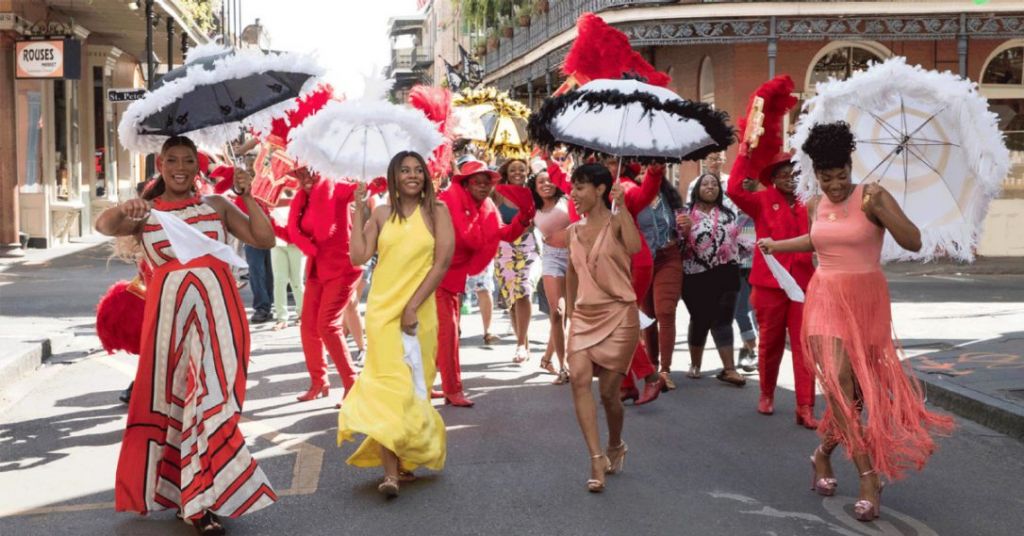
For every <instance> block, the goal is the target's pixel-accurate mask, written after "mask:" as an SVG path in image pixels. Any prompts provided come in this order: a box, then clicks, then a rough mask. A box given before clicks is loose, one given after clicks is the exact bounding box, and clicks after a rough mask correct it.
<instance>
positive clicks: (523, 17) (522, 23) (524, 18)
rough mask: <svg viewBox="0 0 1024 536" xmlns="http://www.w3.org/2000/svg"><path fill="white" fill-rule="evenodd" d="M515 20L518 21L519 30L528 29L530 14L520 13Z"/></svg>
mask: <svg viewBox="0 0 1024 536" xmlns="http://www.w3.org/2000/svg"><path fill="white" fill-rule="evenodd" d="M516 20H518V21H519V27H520V28H529V27H530V14H529V13H526V12H523V13H521V14H520V15H519V18H518V19H516Z"/></svg>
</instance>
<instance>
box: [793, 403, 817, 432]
mask: <svg viewBox="0 0 1024 536" xmlns="http://www.w3.org/2000/svg"><path fill="white" fill-rule="evenodd" d="M796 423H797V424H799V425H800V426H803V427H804V428H807V429H808V430H817V429H818V420H817V419H815V418H814V406H797V407H796Z"/></svg>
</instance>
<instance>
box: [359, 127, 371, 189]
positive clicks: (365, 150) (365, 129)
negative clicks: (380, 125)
mask: <svg viewBox="0 0 1024 536" xmlns="http://www.w3.org/2000/svg"><path fill="white" fill-rule="evenodd" d="M369 130H370V129H368V128H364V129H363V171H362V175H361V176H360V177H359V180H361V181H364V182H365V181H366V152H367V148H366V142H367V139H368V137H369Z"/></svg>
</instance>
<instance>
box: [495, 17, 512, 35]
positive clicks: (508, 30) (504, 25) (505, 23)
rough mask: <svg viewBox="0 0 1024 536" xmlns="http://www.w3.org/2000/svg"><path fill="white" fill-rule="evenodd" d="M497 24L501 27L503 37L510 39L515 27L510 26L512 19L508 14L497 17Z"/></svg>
mask: <svg viewBox="0 0 1024 536" xmlns="http://www.w3.org/2000/svg"><path fill="white" fill-rule="evenodd" d="M498 26H499V27H500V28H501V36H502V37H504V38H505V39H512V34H513V32H515V29H514V28H513V27H512V19H510V18H509V17H508V16H502V17H501V18H500V19H498Z"/></svg>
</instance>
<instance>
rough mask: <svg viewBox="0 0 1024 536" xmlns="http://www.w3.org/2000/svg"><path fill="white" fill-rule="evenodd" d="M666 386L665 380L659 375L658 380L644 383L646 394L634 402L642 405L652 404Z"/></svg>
mask: <svg viewBox="0 0 1024 536" xmlns="http://www.w3.org/2000/svg"><path fill="white" fill-rule="evenodd" d="M662 387H665V380H663V379H661V377H660V376H659V377H658V380H657V381H653V382H647V383H645V384H644V395H643V396H641V397H640V399H639V400H637V401H635V402H633V404H634V405H637V406H642V405H644V404H650V403H651V402H654V401H655V400H656V399H657V398H658V395H660V394H661V388H662Z"/></svg>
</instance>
